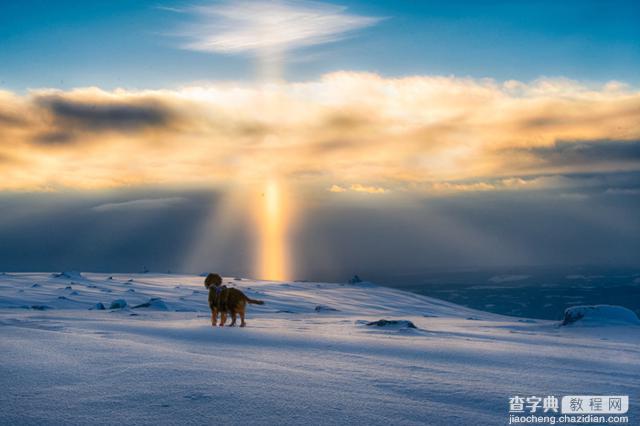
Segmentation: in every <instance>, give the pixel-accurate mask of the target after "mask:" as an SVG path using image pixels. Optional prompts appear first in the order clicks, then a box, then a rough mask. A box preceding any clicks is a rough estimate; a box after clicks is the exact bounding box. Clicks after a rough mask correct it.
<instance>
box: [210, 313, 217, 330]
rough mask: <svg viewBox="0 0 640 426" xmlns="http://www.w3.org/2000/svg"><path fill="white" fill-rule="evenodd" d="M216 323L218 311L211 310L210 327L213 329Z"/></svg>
mask: <svg viewBox="0 0 640 426" xmlns="http://www.w3.org/2000/svg"><path fill="white" fill-rule="evenodd" d="M217 322H218V310H217V309H212V310H211V325H212V326H214V327H215V326H216V323H217Z"/></svg>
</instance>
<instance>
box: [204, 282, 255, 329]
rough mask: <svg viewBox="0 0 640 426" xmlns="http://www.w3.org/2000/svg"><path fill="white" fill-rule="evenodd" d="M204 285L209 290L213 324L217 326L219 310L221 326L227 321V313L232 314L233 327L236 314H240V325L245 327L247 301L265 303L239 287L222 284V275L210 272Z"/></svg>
mask: <svg viewBox="0 0 640 426" xmlns="http://www.w3.org/2000/svg"><path fill="white" fill-rule="evenodd" d="M204 286H205V287H206V288H207V289H208V290H209V308H211V325H212V326H213V327H215V326H216V322H217V321H218V312H220V327H224V324H225V323H226V322H227V313H229V314H231V324H230V326H231V327H234V326H235V325H236V315H238V314H239V315H240V327H245V326H246V325H247V323H246V322H245V321H244V313H245V310H246V307H247V303H251V304H254V305H264V302H263V301H262V300H255V299H251V298H249V297H247V296H246V295H245V294H244V293H243V292H241V291H240V290H238V289H237V288H227V287H226V286H223V285H222V277H221V276H220V275H218V274H209V275H207V278H205V280H204Z"/></svg>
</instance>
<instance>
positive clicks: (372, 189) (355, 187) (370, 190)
mask: <svg viewBox="0 0 640 426" xmlns="http://www.w3.org/2000/svg"><path fill="white" fill-rule="evenodd" d="M350 188H351V190H352V191H355V192H366V193H367V194H384V193H385V192H388V190H387V189H384V188H382V187H379V186H369V185H362V184H359V183H354V184H352V185H351V186H350Z"/></svg>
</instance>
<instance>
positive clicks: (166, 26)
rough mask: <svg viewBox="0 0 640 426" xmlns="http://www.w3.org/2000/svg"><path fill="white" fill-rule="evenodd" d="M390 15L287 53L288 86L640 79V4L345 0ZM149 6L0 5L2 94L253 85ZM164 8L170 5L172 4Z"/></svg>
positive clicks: (241, 70) (233, 60)
mask: <svg viewBox="0 0 640 426" xmlns="http://www.w3.org/2000/svg"><path fill="white" fill-rule="evenodd" d="M337 4H340V5H344V6H347V8H348V9H347V11H348V12H349V13H353V14H357V15H365V16H373V17H383V18H385V19H384V20H382V21H381V22H379V23H378V24H376V25H373V26H370V27H368V28H365V29H363V30H361V31H358V32H357V33H354V34H352V35H351V36H350V37H348V38H346V39H345V40H341V41H340V42H338V43H329V44H323V45H319V46H312V47H309V48H306V49H301V50H297V51H296V52H295V53H294V54H292V55H289V56H288V60H287V63H286V71H285V74H286V78H287V79H288V80H307V79H313V78H316V77H317V76H318V75H321V74H323V73H326V72H330V71H335V70H358V71H371V72H377V73H380V74H382V75H385V76H404V75H414V74H415V75H456V76H472V77H476V78H478V77H479V78H482V77H489V78H495V79H498V80H508V79H517V80H522V81H529V80H532V79H535V78H537V77H541V76H547V77H549V76H551V77H556V76H563V77H568V78H572V79H577V80H582V81H595V82H603V81H609V80H622V81H626V82H627V83H632V84H637V83H638V82H639V80H640V79H639V77H638V76H639V75H640V74H639V73H638V72H637V70H638V69H640V43H639V42H638V41H639V40H640V25H638V22H640V3H638V2H637V1H563V2H556V1H529V2H510V1H448V2H435V1H420V2H414V1H374V2H364V1H350V2H346V1H345V2H339V3H337ZM179 5H180V4H179V3H176V2H162V1H158V0H153V1H117V0H116V1H109V2H104V1H96V2H90V1H86V2H75V1H56V2H50V1H34V0H26V1H20V2H9V1H4V2H2V4H1V5H0V40H1V41H2V48H1V49H0V64H2V66H1V67H0V87H4V88H5V89H10V90H14V91H15V90H17V91H22V90H25V89H27V88H36V87H56V88H61V89H68V88H71V87H80V86H99V87H102V88H105V89H111V88H114V87H125V88H139V89H144V88H163V87H173V86H175V85H180V84H183V83H188V82H191V81H203V80H230V79H232V80H250V79H252V78H254V67H252V61H253V59H252V58H251V56H250V55H226V54H212V53H203V52H194V51H188V50H182V49H179V48H177V47H178V44H179V43H178V40H177V39H176V38H175V37H172V36H171V35H170V33H172V32H175V30H176V28H178V26H179V25H180V23H181V22H182V21H184V19H185V16H184V14H180V13H175V12H171V11H169V10H167V9H166V8H171V7H176V6H179ZM165 7H166V8H165Z"/></svg>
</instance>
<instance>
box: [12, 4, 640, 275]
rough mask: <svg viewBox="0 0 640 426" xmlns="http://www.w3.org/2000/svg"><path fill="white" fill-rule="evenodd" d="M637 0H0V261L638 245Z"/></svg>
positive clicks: (70, 264) (315, 267)
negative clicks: (72, 0) (565, 0)
mask: <svg viewBox="0 0 640 426" xmlns="http://www.w3.org/2000/svg"><path fill="white" fill-rule="evenodd" d="M639 20H640V5H638V3H637V2H632V1H629V2H624V1H609V2H602V1H593V2H589V1H580V2H577V1H576V2H573V1H567V2H547V1H530V2H507V1H475V2H460V1H458V2H456V1H450V2H446V3H445V2H429V1H425V2H412V1H394V2H382V1H379V2H332V3H328V2H311V1H298V2H293V1H235V2H225V1H218V2H189V3H184V2H158V1H153V2H144V1H136V2H134V1H112V2H82V3H80V4H78V3H77V2H66V1H57V2H54V3H53V4H52V3H51V2H44V1H42V2H40V1H24V2H4V3H2V4H1V5H0V44H1V46H2V48H0V64H1V66H0V176H2V179H0V269H4V270H62V269H80V270H100V271H108V270H113V271H116V270H118V271H138V270H142V269H144V268H150V269H154V270H158V271H164V270H174V271H181V272H202V271H208V270H219V271H221V272H222V273H225V272H226V273H228V274H233V275H244V276H253V277H258V278H274V279H284V278H298V279H326V280H339V279H341V278H345V279H346V278H347V277H348V276H350V275H352V274H353V273H359V274H363V275H367V273H368V274H370V275H371V276H373V277H375V276H376V274H383V273H384V274H386V273H389V272H390V271H392V272H395V273H402V272H407V273H410V272H414V271H419V270H424V269H425V268H428V267H451V268H453V267H464V266H491V267H494V266H502V267H510V266H514V265H565V264H567V265H579V264H588V265H624V266H629V265H631V266H640V259H639V258H638V256H637V255H636V254H635V253H638V252H640V220H638V218H637V214H636V213H637V211H638V207H640V89H639V87H640V79H639V75H640V74H638V72H637V70H638V69H640V43H638V40H640V29H639V28H638V25H637V22H638V21H639Z"/></svg>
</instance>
